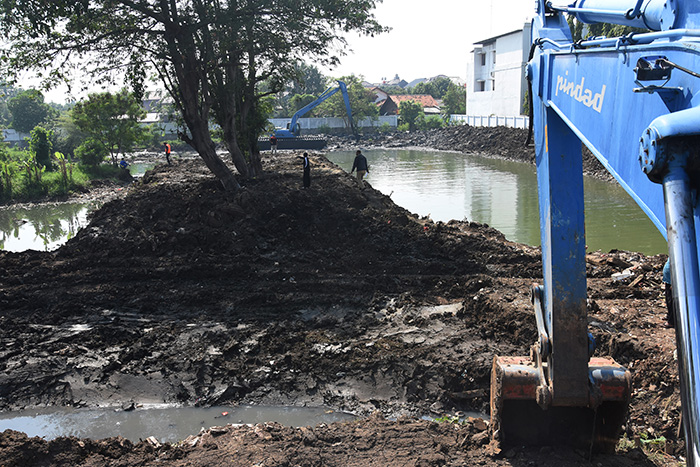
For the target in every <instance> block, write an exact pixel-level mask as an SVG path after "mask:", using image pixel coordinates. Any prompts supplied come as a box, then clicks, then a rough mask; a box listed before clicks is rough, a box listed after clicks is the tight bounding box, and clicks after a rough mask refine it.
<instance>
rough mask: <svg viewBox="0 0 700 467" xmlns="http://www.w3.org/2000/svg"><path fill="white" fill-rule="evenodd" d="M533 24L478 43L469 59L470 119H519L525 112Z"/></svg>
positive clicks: (468, 107)
mask: <svg viewBox="0 0 700 467" xmlns="http://www.w3.org/2000/svg"><path fill="white" fill-rule="evenodd" d="M530 29H531V26H530V24H529V23H526V24H525V25H524V26H523V29H520V30H517V31H512V32H509V33H506V34H501V35H500V36H495V37H491V38H489V39H485V40H483V41H480V42H476V43H475V44H474V50H473V51H472V53H471V54H470V56H469V59H468V60H467V116H492V115H493V116H499V117H516V116H520V115H522V114H523V113H524V110H525V108H524V104H525V98H526V95H527V80H526V79H525V66H526V64H527V58H528V54H529V51H530Z"/></svg>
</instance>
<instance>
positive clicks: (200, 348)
mask: <svg viewBox="0 0 700 467" xmlns="http://www.w3.org/2000/svg"><path fill="white" fill-rule="evenodd" d="M450 131H452V132H454V133H453V134H451V136H450V135H449V134H447V133H445V134H440V135H438V136H439V137H438V136H436V137H435V138H436V139H435V141H437V140H439V141H442V140H446V139H448V138H449V137H451V138H453V139H454V140H455V141H457V140H458V139H459V138H463V139H464V140H466V139H468V137H469V135H467V136H465V135H463V134H460V133H459V131H462V132H466V131H471V130H468V129H462V130H455V129H450ZM495 131H496V130H494V132H495ZM497 131H502V130H500V129H499V130H497ZM494 132H492V133H491V134H494ZM505 133H507V134H509V135H512V134H513V131H506V132H505ZM505 133H504V134H505ZM465 134H466V133H465ZM484 134H487V133H484ZM516 136H518V135H515V136H513V137H512V140H513V141H517V144H518V145H521V143H520V141H519V140H518V138H517V137H516ZM471 138H472V139H476V138H477V137H476V136H473V135H472V136H471ZM480 138H481V139H482V143H479V144H482V145H484V146H485V148H486V150H487V149H488V147H489V144H490V145H491V146H493V152H494V153H495V154H496V155H499V154H501V155H502V154H506V153H509V152H512V153H513V154H515V153H516V148H515V146H513V148H510V149H509V143H508V141H510V140H509V139H508V138H506V137H505V136H500V137H499V136H497V137H495V138H491V137H489V138H486V139H484V137H483V136H482V137H480ZM509 138H510V137H509ZM460 141H461V140H460ZM499 141H500V143H499ZM395 143H396V144H397V145H398V144H400V143H398V142H395ZM337 144H341V143H337ZM362 144H363V147H368V146H370V145H372V144H375V143H373V142H371V141H369V140H367V141H364V142H363V143H362ZM376 144H380V145H382V144H384V145H388V143H387V142H386V141H378V142H376ZM471 144H477V143H476V142H474V143H471ZM499 144H500V145H499ZM514 144H516V143H514ZM403 145H404V146H414V145H416V146H437V144H436V143H429V141H428V140H426V141H423V142H421V141H412V140H404V142H403ZM397 147H398V146H397ZM438 149H446V148H442V147H440V148H438ZM452 149H454V150H467V149H464V148H463V147H454V148H452ZM527 151H530V149H525V150H522V149H521V152H522V154H523V159H526V158H527V157H528V156H527ZM513 157H514V158H516V157H515V156H513ZM310 159H311V165H312V172H311V174H312V180H311V186H310V188H308V189H305V188H303V185H302V166H301V163H300V162H301V161H300V159H298V158H297V157H296V155H295V154H291V153H285V154H278V155H276V156H274V157H267V156H266V157H265V158H264V168H265V176H264V177H262V178H260V179H257V180H250V181H248V182H246V183H245V186H244V188H243V189H242V190H241V191H240V192H238V193H226V192H224V191H222V189H221V186H220V184H219V183H218V182H217V181H216V180H215V179H214V178H213V176H212V175H211V174H210V172H209V171H208V170H207V169H206V168H205V167H204V166H203V164H202V163H201V162H200V161H199V160H197V159H194V160H192V159H182V160H179V161H178V162H177V163H176V164H174V165H173V166H171V167H169V166H164V165H159V166H156V168H155V169H153V170H151V171H149V172H147V173H146V175H145V176H144V177H143V179H142V180H140V181H138V182H137V183H135V184H133V185H131V186H129V187H128V188H127V189H123V190H121V191H119V193H118V194H117V195H115V196H114V197H113V199H112V200H111V201H109V202H107V203H106V204H104V206H103V207H102V208H101V209H99V210H98V211H96V212H95V213H94V214H93V215H92V217H91V220H90V224H89V225H88V226H87V227H86V228H84V229H82V230H81V231H80V232H79V233H78V235H77V236H75V237H74V238H72V239H71V240H69V241H68V243H67V244H66V245H65V246H63V247H61V248H60V249H58V250H57V251H55V252H49V253H41V252H34V251H28V252H24V253H8V252H0V309H1V310H2V312H1V313H0V342H2V347H0V355H1V358H0V409H2V410H5V411H7V410H16V409H21V408H29V409H30V408H32V407H39V406H42V407H43V406H75V407H94V406H98V405H113V406H115V407H129V408H130V407H132V405H133V404H136V405H138V404H139V403H148V402H169V403H180V404H186V405H203V406H208V405H221V404H244V403H245V404H264V405H325V406H329V407H332V408H334V409H337V410H344V411H350V412H353V413H355V414H357V415H359V416H360V417H361V418H360V420H358V421H353V422H342V423H334V424H331V425H319V426H315V427H305V428H289V427H282V426H281V425H279V424H276V423H267V424H259V425H255V426H224V427H220V428H215V429H211V430H207V431H204V432H202V433H199V434H198V433H193V434H192V436H191V437H190V438H188V439H186V440H183V441H181V442H179V443H168V444H161V443H159V442H158V441H157V440H154V439H151V440H144V441H142V442H140V443H137V444H134V443H131V442H129V441H127V440H124V439H120V438H113V439H106V440H88V439H76V438H58V439H56V440H52V441H46V440H42V439H39V438H28V437H27V436H26V435H24V434H22V433H18V432H13V431H9V430H8V431H5V432H4V433H1V434H0V459H3V462H2V464H3V465H17V466H19V465H84V466H87V465H90V466H122V465H124V466H126V465H173V466H179V465H202V466H203V465H241V466H243V465H246V466H248V465H265V466H283V465H324V466H327V465H338V466H350V465H358V466H359V465H384V466H398V465H426V466H427V465H513V466H525V465H541V466H545V465H551V466H555V465H556V466H573V465H601V466H629V465H649V466H651V465H677V464H678V455H682V454H683V441H682V437H679V432H678V427H679V417H680V398H679V393H678V374H677V362H676V361H675V359H674V350H675V338H674V334H673V332H674V331H673V329H670V328H667V327H666V326H665V316H666V309H665V306H664V296H663V284H662V281H661V270H662V267H663V264H664V262H665V260H666V257H665V256H664V255H658V256H653V257H647V256H644V255H641V254H637V253H634V252H624V251H613V252H590V254H589V255H588V260H587V267H588V288H589V329H590V331H591V332H592V333H593V334H594V335H595V337H596V339H597V340H598V343H599V345H598V350H597V354H599V355H609V356H612V357H613V358H615V359H616V360H617V361H618V362H619V363H621V364H623V365H626V366H627V367H628V368H629V369H630V370H631V372H632V377H633V397H632V403H631V406H630V415H629V419H628V420H627V421H626V423H625V425H624V427H623V431H624V437H625V440H626V442H623V443H621V444H620V446H619V447H618V452H617V453H616V454H614V455H602V454H598V455H594V457H593V458H590V455H589V453H588V452H584V451H582V450H577V449H571V448H567V447H564V446H552V447H523V446H508V445H507V444H506V445H504V446H500V447H498V448H496V447H495V446H493V445H492V444H490V443H489V436H488V423H487V422H484V421H483V420H480V419H471V418H464V417H462V418H460V416H462V415H463V414H464V413H466V412H479V413H484V414H488V399H489V383H490V370H491V362H492V360H493V357H494V355H527V354H528V352H529V347H530V345H532V344H533V343H534V341H535V336H536V333H535V319H534V314H533V310H532V305H531V303H530V299H529V290H530V286H531V285H532V284H533V283H534V282H541V280H542V279H541V261H540V251H539V249H538V248H533V247H530V246H527V245H522V244H516V243H513V242H509V241H507V240H506V239H505V238H504V236H503V235H502V234H501V233H500V232H498V231H496V230H494V229H492V228H490V227H488V226H485V225H482V224H476V223H471V222H466V221H460V222H457V221H452V222H449V223H447V224H445V223H434V222H432V221H431V220H430V219H427V218H419V217H418V216H415V215H413V214H411V213H410V212H408V211H406V210H405V209H403V208H400V207H398V206H396V205H395V204H394V203H393V201H392V200H391V199H390V198H389V197H387V196H385V195H383V194H381V193H380V192H378V191H376V190H374V189H373V188H371V187H369V186H368V187H366V188H364V189H361V188H360V187H358V186H357V184H356V182H355V180H354V179H353V178H352V177H351V176H349V175H348V174H346V173H344V172H343V171H342V170H341V169H340V168H338V167H337V166H335V165H334V164H332V163H330V162H329V161H328V160H327V159H326V158H325V157H324V155H323V154H322V153H313V154H312V155H311V158H310ZM115 190H116V188H115ZM622 271H629V272H631V273H632V274H631V276H630V277H628V278H626V279H624V280H615V279H614V278H613V277H612V276H613V274H615V273H618V272H622ZM426 418H439V419H440V420H441V421H440V422H436V421H430V420H427V419H426ZM662 437H663V439H664V440H665V441H664V442H663V446H661V444H662V443H661V441H660V440H661V438H662Z"/></svg>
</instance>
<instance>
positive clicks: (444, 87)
mask: <svg viewBox="0 0 700 467" xmlns="http://www.w3.org/2000/svg"><path fill="white" fill-rule="evenodd" d="M454 86H456V85H455V84H454V83H453V82H452V80H451V79H450V78H448V77H446V76H438V77H437V78H434V79H431V80H429V81H424V82H422V83H418V84H416V85H415V86H414V87H413V88H412V89H411V94H430V95H431V96H433V97H434V98H435V99H442V98H444V97H445V94H447V91H449V90H450V88H452V87H454Z"/></svg>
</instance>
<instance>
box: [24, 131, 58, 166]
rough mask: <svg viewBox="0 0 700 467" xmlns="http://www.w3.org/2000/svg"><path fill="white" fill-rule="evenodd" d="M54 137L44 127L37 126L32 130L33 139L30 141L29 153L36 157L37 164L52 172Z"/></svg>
mask: <svg viewBox="0 0 700 467" xmlns="http://www.w3.org/2000/svg"><path fill="white" fill-rule="evenodd" d="M52 136H53V135H52V134H51V131H49V130H47V129H46V128H44V127H40V126H36V127H34V128H33V129H32V131H31V138H30V139H29V151H30V152H31V153H32V154H33V155H34V157H35V159H36V163H37V164H39V165H40V166H42V167H44V168H45V169H46V170H48V171H50V170H51V153H52V151H53V144H51V137H52Z"/></svg>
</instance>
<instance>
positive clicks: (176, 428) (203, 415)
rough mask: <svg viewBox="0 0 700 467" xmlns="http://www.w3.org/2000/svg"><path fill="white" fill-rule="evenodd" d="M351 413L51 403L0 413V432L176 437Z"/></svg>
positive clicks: (314, 420)
mask: <svg viewBox="0 0 700 467" xmlns="http://www.w3.org/2000/svg"><path fill="white" fill-rule="evenodd" d="M354 418H355V416H354V415H351V414H348V413H344V412H335V411H333V410H328V409H326V408H324V407H261V406H238V407H207V408H197V407H167V406H165V407H157V408H156V407H154V408H148V409H136V410H133V411H130V412H125V411H123V410H119V411H114V410H112V409H70V408H61V407H57V408H51V409H44V410H32V411H23V412H6V413H0V431H4V430H7V429H11V430H16V431H22V432H24V433H26V434H27V435H29V436H41V437H44V438H46V439H48V440H51V439H54V438H57V437H59V436H76V437H79V438H92V439H102V438H109V437H112V436H122V437H124V438H126V439H129V440H130V441H133V442H138V441H139V440H140V439H146V438H148V437H150V436H155V437H156V438H157V439H158V440H159V441H161V442H176V441H180V440H183V439H185V438H187V437H188V436H190V435H196V434H197V433H199V430H200V429H201V428H205V429H208V428H211V427H212V426H223V425H227V424H242V423H246V424H255V423H264V422H267V421H275V422H278V423H280V424H282V425H286V426H295V427H299V426H314V425H317V424H319V423H333V422H340V421H348V420H353V419H354Z"/></svg>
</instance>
